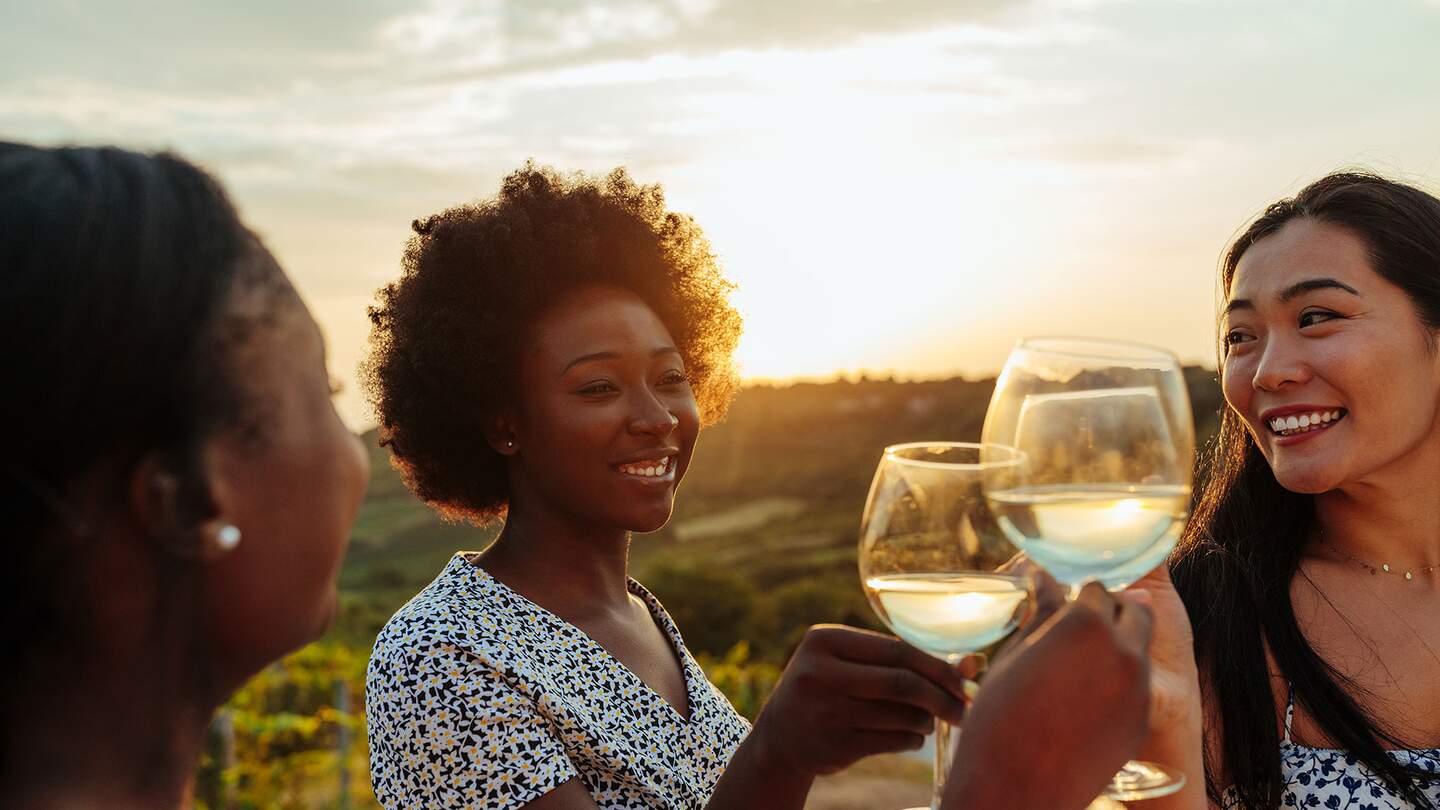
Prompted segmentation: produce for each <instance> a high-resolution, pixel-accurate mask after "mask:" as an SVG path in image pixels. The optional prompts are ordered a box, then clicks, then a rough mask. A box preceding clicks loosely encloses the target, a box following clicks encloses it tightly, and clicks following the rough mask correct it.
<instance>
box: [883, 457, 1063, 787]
mask: <svg viewBox="0 0 1440 810" xmlns="http://www.w3.org/2000/svg"><path fill="white" fill-rule="evenodd" d="M982 456H983V458H982ZM1019 469H1020V455H1019V453H1017V452H1015V451H1014V450H1013V449H1011V448H1008V447H982V446H981V445H978V444H965V443H958V442H943V443H942V442H933V443H923V442H922V443H913V444H899V445H894V446H892V447H887V448H885V452H884V454H883V456H882V457H881V459H880V465H879V467H878V468H877V469H876V470H875V479H874V481H873V482H872V483H871V485H870V497H869V499H868V500H867V501H866V504H865V515H864V518H863V519H862V521H861V526H860V558H859V561H860V581H861V584H862V585H863V586H864V588H865V595H866V596H868V597H869V599H870V604H871V606H872V607H874V609H875V613H876V614H877V615H878V616H879V617H880V619H881V620H882V621H884V622H885V624H886V625H887V626H888V627H889V628H890V629H891V630H893V631H894V632H895V635H897V636H899V637H900V638H902V639H904V640H905V641H906V642H908V643H909V644H911V645H913V646H915V647H917V648H919V649H921V650H924V651H925V652H927V653H929V654H931V655H933V656H935V657H937V658H941V659H944V660H945V661H947V662H949V663H951V664H954V665H959V664H961V663H962V662H966V663H967V665H968V666H969V667H970V668H971V671H972V673H973V674H974V675H975V677H979V674H980V673H981V672H982V671H983V670H984V668H985V666H986V664H987V663H988V661H989V659H990V658H991V657H992V656H993V655H994V652H995V650H996V648H998V647H999V646H1000V644H1001V643H1002V642H1004V641H1005V639H1006V638H1007V637H1008V636H1009V635H1010V634H1011V633H1012V632H1014V631H1015V629H1016V628H1017V627H1019V626H1020V625H1021V624H1022V623H1023V622H1024V620H1025V619H1026V617H1028V616H1029V615H1030V614H1031V613H1032V611H1033V609H1034V602H1035V588H1034V583H1033V582H1032V581H1031V580H1030V577H1029V576H1027V575H1024V574H1019V573H1007V571H1006V568H1005V566H1006V564H1007V563H1008V562H1010V561H1011V560H1012V559H1013V558H1014V557H1015V556H1016V555H1017V549H1016V548H1015V546H1014V545H1013V544H1011V543H1010V541H1009V540H1008V539H1007V538H1006V536H1005V534H1004V533H1003V532H1002V531H1001V530H1000V528H999V526H998V525H997V524H996V521H995V518H994V517H993V515H992V514H991V512H990V509H989V506H988V503H987V501H986V500H985V489H986V488H987V487H999V488H1012V487H1014V486H1015V485H1016V484H1017V483H1018V479H1017V478H1016V473H1017V472H1018V471H1019ZM966 659H970V660H969V661H968V662H967V661H966ZM952 732H953V730H952V729H951V728H950V727H949V725H948V724H946V723H944V722H943V721H940V720H936V722H935V739H934V745H935V791H934V797H933V801H932V807H939V803H940V798H941V795H942V793H943V790H944V786H945V777H946V775H947V774H948V773H949V769H950V751H951V736H952Z"/></svg>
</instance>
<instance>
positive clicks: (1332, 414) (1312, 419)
mask: <svg viewBox="0 0 1440 810" xmlns="http://www.w3.org/2000/svg"><path fill="white" fill-rule="evenodd" d="M1340 416H1341V414H1340V411H1325V412H1324V413H1320V412H1318V411H1317V412H1315V413H1308V414H1301V415H1300V416H1298V417H1297V416H1288V417H1287V416H1277V417H1275V418H1274V419H1271V420H1270V422H1269V424H1270V429H1271V430H1273V431H1275V432H1276V433H1278V434H1280V435H1282V436H1289V435H1292V434H1294V433H1297V432H1298V433H1306V432H1308V431H1310V430H1315V429H1318V428H1319V427H1320V426H1321V425H1328V424H1329V423H1331V422H1334V421H1337V420H1339V419H1340Z"/></svg>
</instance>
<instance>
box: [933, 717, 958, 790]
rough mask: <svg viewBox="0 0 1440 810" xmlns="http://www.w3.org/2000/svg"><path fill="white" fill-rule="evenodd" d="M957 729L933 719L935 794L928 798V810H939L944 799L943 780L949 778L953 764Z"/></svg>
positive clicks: (942, 721)
mask: <svg viewBox="0 0 1440 810" xmlns="http://www.w3.org/2000/svg"><path fill="white" fill-rule="evenodd" d="M957 731H959V729H957V728H955V727H954V726H952V725H950V724H949V723H947V722H945V721H944V720H941V719H940V718H938V717H937V718H935V793H934V795H932V796H931V797H930V810H940V800H941V799H944V798H945V779H946V778H947V777H949V776H950V766H951V765H952V764H953V763H954V757H953V756H952V754H953V753H954V751H953V749H954V745H953V743H954V741H955V733H956V732H957Z"/></svg>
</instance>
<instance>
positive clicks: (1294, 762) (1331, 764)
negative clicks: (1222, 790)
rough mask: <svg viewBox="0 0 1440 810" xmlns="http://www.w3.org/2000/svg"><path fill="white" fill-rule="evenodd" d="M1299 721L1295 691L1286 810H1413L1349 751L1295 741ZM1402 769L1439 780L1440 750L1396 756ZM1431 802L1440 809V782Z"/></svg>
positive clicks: (1231, 800) (1284, 744) (1283, 763)
mask: <svg viewBox="0 0 1440 810" xmlns="http://www.w3.org/2000/svg"><path fill="white" fill-rule="evenodd" d="M1294 719H1295V695H1294V693H1293V691H1292V692H1291V694H1290V696H1289V697H1288V698H1286V701H1285V738H1284V739H1283V740H1281V741H1280V773H1281V776H1282V777H1283V778H1284V780H1285V789H1284V791H1283V792H1282V793H1281V794H1280V806H1281V807H1319V808H1326V810H1330V808H1337V809H1338V808H1348V810H1411V808H1412V807H1413V805H1411V804H1410V803H1409V802H1407V801H1405V800H1404V799H1402V798H1400V797H1399V796H1397V795H1395V792H1394V791H1392V790H1391V789H1390V788H1389V787H1388V786H1387V785H1386V784H1385V783H1384V782H1383V781H1381V780H1380V779H1379V778H1377V777H1376V776H1375V774H1374V772H1373V771H1371V770H1370V769H1369V768H1367V767H1365V765H1364V764H1363V763H1361V762H1360V761H1359V760H1358V759H1356V758H1355V757H1354V755H1352V754H1351V753H1350V752H1349V751H1345V750H1343V749H1340V748H1310V747H1309V746H1304V745H1298V744H1296V743H1295V742H1294V741H1293V740H1291V739H1290V723H1291V721H1293V720H1294ZM1390 756H1391V757H1393V758H1394V759H1395V760H1396V761H1397V762H1399V763H1401V764H1402V765H1409V766H1411V767H1415V768H1418V769H1420V770H1421V771H1424V772H1427V773H1432V774H1436V775H1437V776H1440V748H1424V749H1417V750H1396V751H1391V752H1390ZM1425 795H1426V797H1427V798H1429V799H1430V801H1431V802H1432V803H1433V804H1435V806H1437V807H1440V780H1437V781H1435V782H1431V783H1430V786H1429V787H1428V788H1427V790H1426V794H1425ZM1239 806H1240V805H1239V803H1238V802H1237V801H1236V799H1235V796H1234V795H1233V793H1228V792H1227V794H1226V796H1225V804H1224V807H1225V808H1227V810H1228V808H1232V807H1239Z"/></svg>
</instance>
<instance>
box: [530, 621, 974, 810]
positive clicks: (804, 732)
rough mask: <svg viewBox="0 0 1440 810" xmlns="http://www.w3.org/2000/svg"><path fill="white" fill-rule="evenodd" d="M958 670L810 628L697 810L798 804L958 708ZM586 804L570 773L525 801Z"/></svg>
mask: <svg viewBox="0 0 1440 810" xmlns="http://www.w3.org/2000/svg"><path fill="white" fill-rule="evenodd" d="M964 688H965V679H964V678H963V676H961V674H960V673H959V672H958V671H957V670H956V669H955V668H954V667H951V666H949V665H948V664H946V663H945V662H943V661H941V660H940V659H938V658H935V657H933V656H930V655H926V654H925V653H923V652H920V651H919V650H917V649H915V648H914V647H911V646H909V645H907V644H905V643H903V642H901V641H900V640H898V639H895V638H892V637H890V636H885V635H881V634H879V633H872V632H869V631H867V630H857V629H855V628H851V627H841V626H837V625H825V626H816V627H812V628H810V631H809V632H808V633H806V635H805V638H804V640H803V641H801V643H800V646H799V647H798V648H797V649H796V651H795V654H794V655H793V656H791V658H790V663H789V664H788V665H787V666H786V667H785V672H784V674H783V675H781V677H780V681H779V683H778V684H776V686H775V691H774V692H773V693H771V695H770V699H769V700H767V701H766V703H765V708H764V709H763V710H761V712H760V716H759V718H757V719H756V721H755V728H754V729H753V730H752V731H751V732H750V734H749V736H747V737H746V738H745V740H744V742H742V743H741V744H740V746H739V748H737V749H736V751H735V754H734V756H733V757H732V758H731V760H730V763H729V764H728V765H727V766H726V768H725V773H724V774H723V775H722V776H721V777H720V781H719V783H718V784H717V785H716V786H715V791H714V792H713V793H712V794H711V797H710V801H709V802H708V803H707V804H706V808H707V810H753V808H756V807H764V808H767V809H770V810H802V808H803V807H804V806H805V799H806V796H807V795H808V794H809V793H810V786H811V784H812V783H813V782H814V780H815V777H816V776H818V775H823V774H829V773H835V772H837V771H840V770H843V769H844V768H846V767H848V766H849V765H851V764H853V763H854V762H855V761H857V760H859V759H862V758H864V757H867V756H870V755H871V754H882V753H891V752H895V751H907V750H914V749H916V748H919V747H920V746H921V745H922V744H923V743H924V740H925V734H927V733H928V732H929V731H930V730H931V729H932V728H933V727H934V719H935V716H936V715H939V716H941V717H943V718H945V719H946V720H948V721H950V722H952V723H953V722H957V721H959V720H960V719H961V717H962V716H963V715H964V711H965V708H964V697H963V696H964ZM525 807H527V808H529V809H530V810H593V808H594V807H595V803H594V801H593V800H592V799H591V798H590V795H589V794H588V793H587V792H586V790H585V787H584V786H583V785H582V784H581V783H580V782H579V780H571V781H569V782H566V783H565V784H562V785H560V786H558V787H557V788H556V789H554V790H552V791H550V792H549V793H547V794H546V795H544V796H542V797H540V798H538V799H536V800H534V801H532V802H530V803H529V804H527V805H525Z"/></svg>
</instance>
